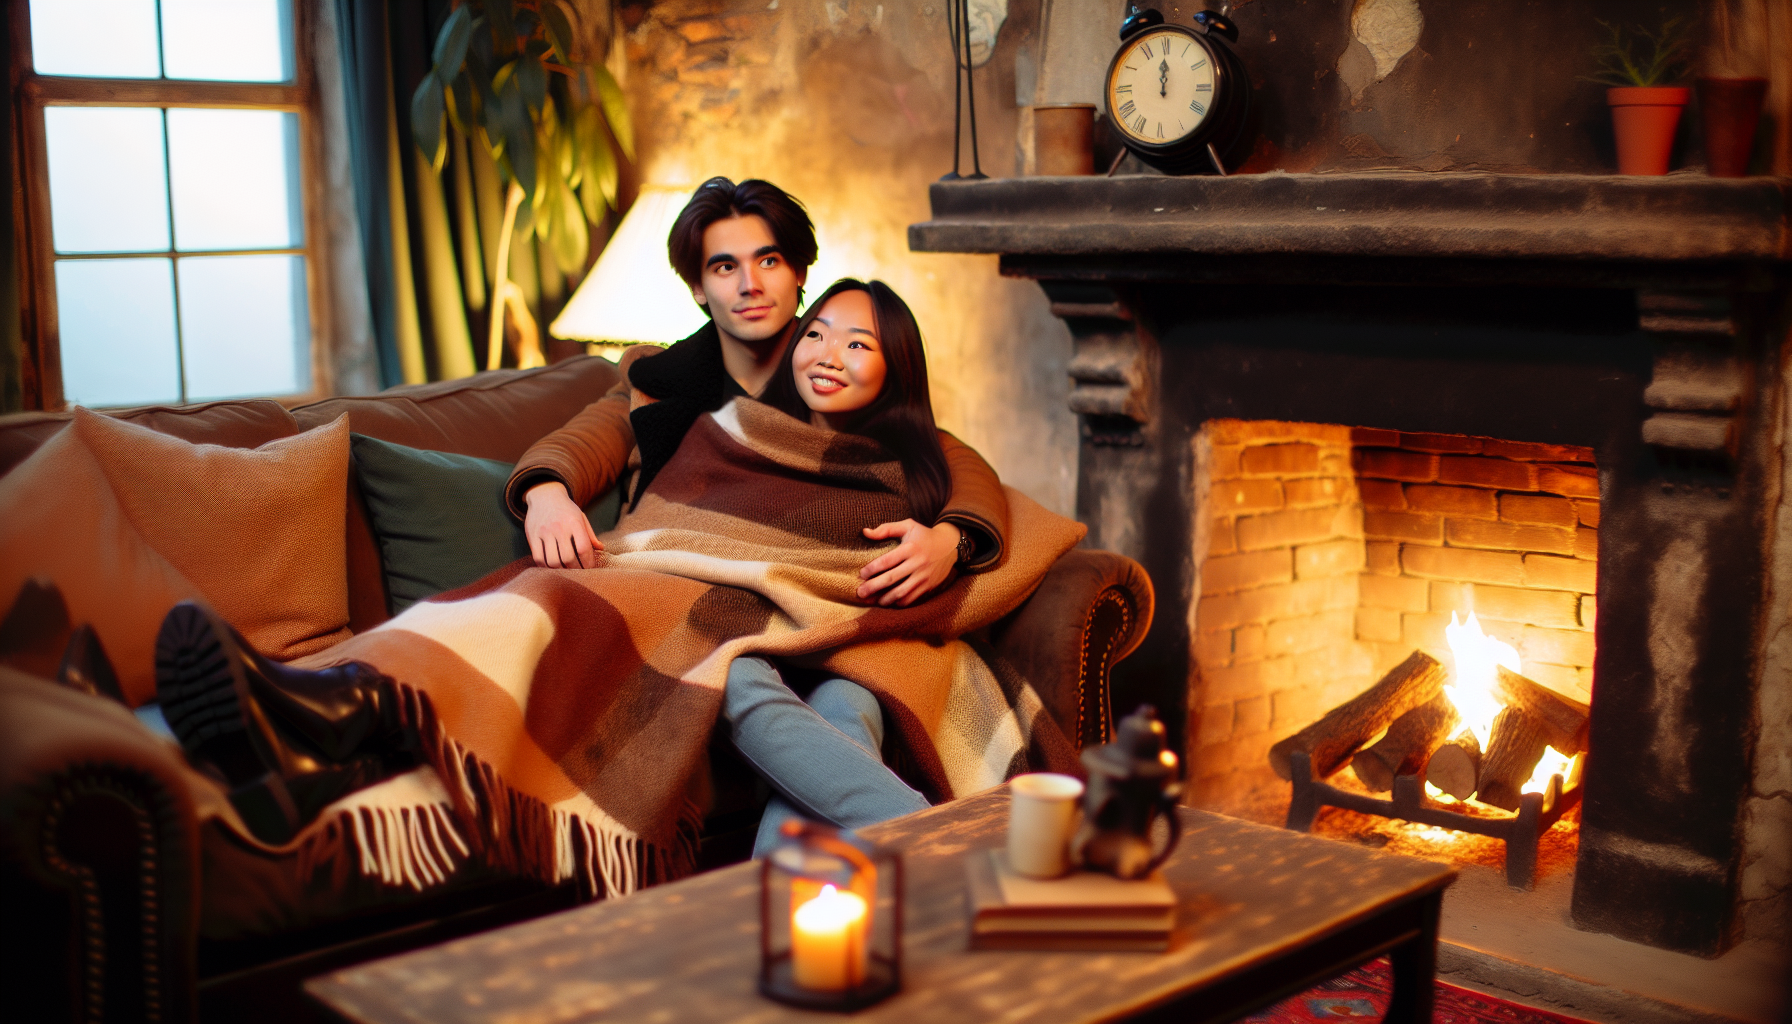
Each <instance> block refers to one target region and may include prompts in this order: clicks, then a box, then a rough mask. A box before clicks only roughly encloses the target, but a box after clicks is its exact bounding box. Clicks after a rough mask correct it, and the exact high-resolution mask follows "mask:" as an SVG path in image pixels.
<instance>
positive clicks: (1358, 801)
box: [1288, 750, 1581, 889]
mask: <svg viewBox="0 0 1792 1024" xmlns="http://www.w3.org/2000/svg"><path fill="white" fill-rule="evenodd" d="M1289 761H1290V765H1289V767H1290V769H1291V772H1290V774H1292V775H1293V776H1294V798H1293V799H1292V800H1291V801H1290V802H1289V804H1288V827H1289V828H1291V829H1293V830H1294V831H1296V832H1310V831H1312V830H1313V819H1314V818H1315V817H1317V816H1318V815H1319V809H1320V808H1321V807H1341V808H1343V809H1345V810H1347V811H1356V812H1358V813H1361V814H1374V815H1378V816H1380V817H1383V818H1398V819H1400V820H1401V821H1413V822H1418V823H1419V824H1421V825H1435V826H1437V827H1438V828H1448V829H1454V830H1456V831H1457V832H1473V833H1474V834H1475V835H1479V836H1489V837H1491V838H1494V839H1498V840H1500V841H1502V842H1504V843H1505V844H1506V884H1507V885H1509V886H1511V887H1512V888H1514V889H1530V888H1531V887H1532V886H1534V885H1535V884H1536V881H1537V845H1538V842H1539V840H1541V839H1542V838H1543V833H1545V832H1547V831H1549V830H1550V828H1551V827H1552V826H1553V825H1555V823H1556V822H1558V821H1560V820H1561V818H1562V815H1564V814H1567V813H1568V812H1569V811H1570V810H1572V809H1574V808H1575V807H1578V806H1579V805H1580V796H1581V787H1580V786H1576V787H1574V788H1573V789H1570V790H1568V791H1567V792H1563V791H1562V777H1561V776H1560V775H1552V776H1550V778H1549V788H1548V791H1547V792H1543V793H1526V794H1524V797H1523V799H1522V800H1521V801H1520V802H1519V804H1518V813H1517V814H1515V815H1513V816H1512V817H1510V818H1477V817H1475V816H1474V815H1470V814H1459V813H1457V812H1456V811H1446V810H1444V809H1443V808H1441V807H1427V806H1425V777H1424V776H1423V775H1396V776H1394V798H1393V799H1392V800H1381V799H1377V798H1376V797H1372V796H1363V795H1362V794H1361V793H1349V792H1345V791H1344V790H1342V789H1339V788H1337V787H1336V786H1332V785H1330V784H1328V783H1324V782H1320V781H1319V780H1317V779H1315V778H1313V766H1312V763H1311V761H1310V759H1309V758H1308V757H1307V755H1306V754H1305V753H1304V752H1302V751H1298V750H1297V751H1295V752H1294V754H1293V756H1292V757H1290V759H1289Z"/></svg>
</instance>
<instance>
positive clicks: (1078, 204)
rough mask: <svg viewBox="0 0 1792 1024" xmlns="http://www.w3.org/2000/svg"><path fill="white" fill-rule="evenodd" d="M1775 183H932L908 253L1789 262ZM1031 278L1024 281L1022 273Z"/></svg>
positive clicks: (1428, 177) (1783, 201) (1535, 179)
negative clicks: (928, 213) (928, 207)
mask: <svg viewBox="0 0 1792 1024" xmlns="http://www.w3.org/2000/svg"><path fill="white" fill-rule="evenodd" d="M1788 190H1789V186H1788V184H1787V183H1786V182H1785V181H1784V180H1782V179H1776V178H1736V179H1723V178H1708V177H1705V176H1704V175H1692V174H1679V175H1667V176H1664V177H1659V178H1642V177H1626V176H1619V175H1611V176H1592V175H1563V174H1554V175H1514V174H1475V173H1439V174H1421V173H1409V172H1384V173H1352V174H1282V173H1275V174H1253V175H1234V176H1232V177H1227V178H1219V177H1159V176H1139V175H1134V176H1126V177H1117V178H1099V177H1089V178H1003V179H991V180H987V181H957V182H939V183H936V184H934V185H933V186H932V188H931V192H930V198H931V200H932V206H933V219H932V220H929V221H926V222H923V223H920V224H914V225H911V226H910V227H909V247H910V248H911V249H913V250H915V251H916V252H960V253H999V254H1002V255H1003V256H1005V257H1010V258H1014V259H1016V260H1018V261H1020V262H1023V263H1024V262H1028V258H1029V257H1060V258H1061V257H1090V256H1101V257H1124V256H1129V255H1139V256H1154V257H1187V256H1195V255H1198V256H1201V257H1207V258H1211V257H1216V256H1267V255H1273V256H1278V257H1282V258H1287V257H1303V256H1304V257H1313V256H1337V257H1350V258H1356V259H1361V258H1365V257H1396V258H1408V259H1476V260H1486V259H1500V260H1546V261H1583V262H1586V263H1589V264H1593V263H1603V264H1612V263H1631V262H1634V263H1638V264H1644V265H1649V264H1665V263H1684V262H1687V261H1698V262H1704V261H1716V262H1723V263H1731V264H1737V263H1760V262H1766V263H1773V262H1780V261H1786V260H1789V259H1792V233H1789V232H1788V230H1787V224H1786V214H1787V210H1788V208H1789V207H1792V203H1789V202H1788ZM1027 276H1031V275H1027Z"/></svg>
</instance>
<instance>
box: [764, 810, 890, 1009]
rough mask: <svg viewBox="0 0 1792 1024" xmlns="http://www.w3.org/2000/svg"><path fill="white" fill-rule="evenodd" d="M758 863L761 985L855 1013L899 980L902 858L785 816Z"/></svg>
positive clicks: (783, 996)
mask: <svg viewBox="0 0 1792 1024" xmlns="http://www.w3.org/2000/svg"><path fill="white" fill-rule="evenodd" d="M781 831H782V833H783V840H782V842H781V843H780V844H779V845H778V847H777V849H775V850H773V851H772V853H771V855H770V856H768V857H766V858H765V860H764V862H762V864H761V865H760V869H759V991H760V992H762V993H764V994H765V995H767V996H769V997H771V998H773V999H776V1000H778V1001H779V1002H783V1003H789V1004H791V1005H792V1006H801V1007H805V1008H808V1009H815V1010H836V1011H846V1010H857V1009H859V1008H861V1007H865V1006H870V1005H871V1004H872V1003H875V1002H877V1001H878V1000H880V999H882V998H884V997H885V996H888V995H890V994H891V993H892V992H895V991H896V990H897V989H898V988H900V987H901V986H902V858H901V857H899V856H898V855H897V854H895V853H894V852H890V851H880V850H876V849H873V848H872V847H870V846H868V845H866V844H865V843H864V842H863V841H861V840H858V839H856V838H851V837H848V836H844V835H841V834H840V832H839V831H838V830H836V829H833V828H829V827H828V826H826V825H817V824H814V823H812V822H805V821H794V820H793V821H787V822H785V823H784V825H783V827H782V830H781Z"/></svg>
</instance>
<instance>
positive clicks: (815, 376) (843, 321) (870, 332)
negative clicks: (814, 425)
mask: <svg viewBox="0 0 1792 1024" xmlns="http://www.w3.org/2000/svg"><path fill="white" fill-rule="evenodd" d="M791 365H792V368H793V369H794V370H795V371H796V384H797V391H799V392H801V394H802V398H803V403H804V404H805V405H807V406H808V407H809V409H810V411H811V412H812V413H813V414H814V417H815V418H816V420H817V421H818V422H820V423H822V424H825V425H827V426H830V427H833V428H834V429H836V430H838V429H841V428H842V426H843V425H844V423H845V422H846V421H848V420H850V419H851V416H852V414H853V413H856V412H858V411H859V410H861V409H863V408H865V407H866V406H868V405H870V404H871V403H872V402H875V401H877V396H878V395H879V394H881V393H882V392H883V389H884V377H885V375H886V374H887V373H888V372H889V367H888V365H887V364H886V363H885V362H884V354H883V342H881V341H880V340H879V339H878V336H877V315H876V312H875V310H873V308H872V306H871V296H870V295H868V294H867V293H865V292H862V291H848V292H841V293H840V294H838V295H836V296H834V297H833V298H831V299H829V300H828V301H827V305H825V306H823V307H822V308H821V309H820V311H818V312H817V313H816V315H815V318H814V319H813V321H811V322H810V324H809V328H808V330H806V331H805V332H803V336H802V337H800V338H798V339H796V349H795V351H794V352H793V353H792V354H791Z"/></svg>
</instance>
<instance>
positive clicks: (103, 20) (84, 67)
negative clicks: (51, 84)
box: [31, 0, 162, 78]
mask: <svg viewBox="0 0 1792 1024" xmlns="http://www.w3.org/2000/svg"><path fill="white" fill-rule="evenodd" d="M31 63H32V64H33V65H34V66H35V67H36V69H37V73H38V74H40V75H83V76H89V77H99V78H155V77H157V76H158V75H160V74H161V73H162V62H161V60H160V59H159V58H158V57H157V56H156V0H31Z"/></svg>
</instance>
